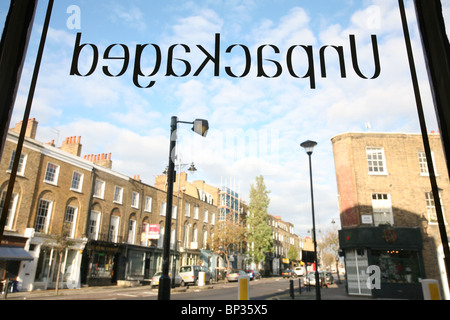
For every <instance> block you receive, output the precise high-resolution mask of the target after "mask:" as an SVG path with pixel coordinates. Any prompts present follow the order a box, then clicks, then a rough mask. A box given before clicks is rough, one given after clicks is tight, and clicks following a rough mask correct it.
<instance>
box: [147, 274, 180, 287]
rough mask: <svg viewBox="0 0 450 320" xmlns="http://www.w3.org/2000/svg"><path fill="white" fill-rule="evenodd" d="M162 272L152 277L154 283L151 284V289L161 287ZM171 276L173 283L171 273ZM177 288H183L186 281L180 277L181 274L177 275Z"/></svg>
mask: <svg viewBox="0 0 450 320" xmlns="http://www.w3.org/2000/svg"><path fill="white" fill-rule="evenodd" d="M161 275H162V272H161V271H158V272H157V273H155V274H154V275H153V277H152V282H151V287H152V288H154V287H156V286H158V285H159V278H160V277H161ZM169 276H170V281H172V273H169ZM175 286H177V287H183V286H184V281H183V279H182V278H181V277H180V275H179V274H176V275H175Z"/></svg>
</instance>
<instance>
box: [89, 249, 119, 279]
mask: <svg viewBox="0 0 450 320" xmlns="http://www.w3.org/2000/svg"><path fill="white" fill-rule="evenodd" d="M119 257H120V247H119V244H117V243H111V242H104V241H94V240H90V241H89V242H88V243H87V244H86V248H85V249H84V251H83V260H82V268H81V274H82V276H81V282H82V284H86V285H88V286H107V285H112V284H116V283H117V267H118V265H119Z"/></svg>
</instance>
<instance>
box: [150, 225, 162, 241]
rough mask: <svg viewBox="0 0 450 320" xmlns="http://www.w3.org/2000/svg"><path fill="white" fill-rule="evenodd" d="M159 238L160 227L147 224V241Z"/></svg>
mask: <svg viewBox="0 0 450 320" xmlns="http://www.w3.org/2000/svg"><path fill="white" fill-rule="evenodd" d="M159 236H160V225H159V224H149V225H148V231H147V239H159Z"/></svg>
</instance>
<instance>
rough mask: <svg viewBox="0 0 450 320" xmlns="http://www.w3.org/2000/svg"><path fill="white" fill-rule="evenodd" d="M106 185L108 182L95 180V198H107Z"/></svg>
mask: <svg viewBox="0 0 450 320" xmlns="http://www.w3.org/2000/svg"><path fill="white" fill-rule="evenodd" d="M105 184H106V182H105V181H103V180H100V179H95V185H94V197H96V198H99V199H103V198H104V196H105Z"/></svg>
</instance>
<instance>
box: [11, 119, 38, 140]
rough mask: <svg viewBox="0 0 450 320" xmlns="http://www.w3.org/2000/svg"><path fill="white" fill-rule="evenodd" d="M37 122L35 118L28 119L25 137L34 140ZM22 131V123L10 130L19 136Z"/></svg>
mask: <svg viewBox="0 0 450 320" xmlns="http://www.w3.org/2000/svg"><path fill="white" fill-rule="evenodd" d="M38 124H39V122H37V121H36V118H31V119H28V123H27V130H26V131H25V137H27V138H31V139H36V132H37V127H38ZM21 129H22V121H20V122H18V123H16V126H15V127H14V128H12V129H11V131H13V132H15V133H17V134H20V130H21Z"/></svg>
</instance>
